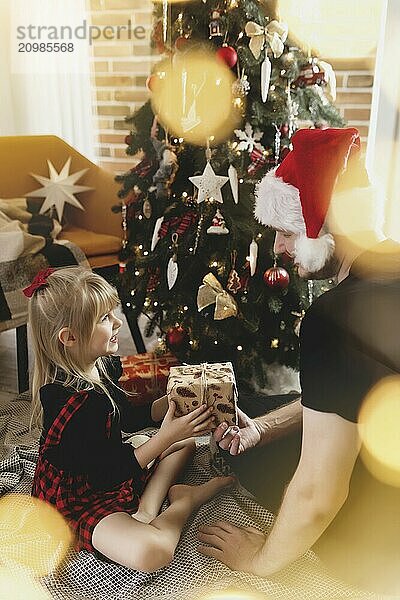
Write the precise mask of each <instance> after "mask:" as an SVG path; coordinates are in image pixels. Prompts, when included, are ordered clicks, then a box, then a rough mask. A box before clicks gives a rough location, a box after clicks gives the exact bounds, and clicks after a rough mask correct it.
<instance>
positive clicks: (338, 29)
mask: <svg viewBox="0 0 400 600" xmlns="http://www.w3.org/2000/svg"><path fill="white" fill-rule="evenodd" d="M278 7H279V14H280V18H281V20H282V21H284V22H286V23H287V24H288V26H289V35H294V36H295V37H296V39H297V40H298V41H299V43H301V45H302V47H303V48H304V49H306V50H308V49H314V50H316V51H317V52H318V53H319V54H320V56H321V57H325V58H332V57H335V58H340V57H342V58H353V57H361V58H364V57H368V56H373V55H374V54H375V51H376V46H377V42H378V36H379V28H380V22H381V13H382V8H383V0H356V1H353V2H349V1H348V0H337V1H336V2H332V0H302V1H301V2H299V1H298V0H279V4H278Z"/></svg>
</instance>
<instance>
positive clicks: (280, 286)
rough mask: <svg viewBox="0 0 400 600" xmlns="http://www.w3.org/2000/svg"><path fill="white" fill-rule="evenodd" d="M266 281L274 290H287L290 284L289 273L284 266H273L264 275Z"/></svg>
mask: <svg viewBox="0 0 400 600" xmlns="http://www.w3.org/2000/svg"><path fill="white" fill-rule="evenodd" d="M263 279H264V283H265V284H266V285H267V286H268V287H269V288H271V289H272V290H285V289H286V288H287V286H288V285H289V281H290V277H289V273H288V272H287V271H286V269H284V268H283V267H276V266H274V267H271V268H270V269H267V270H266V271H265V273H264V275H263Z"/></svg>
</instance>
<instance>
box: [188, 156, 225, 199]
mask: <svg viewBox="0 0 400 600" xmlns="http://www.w3.org/2000/svg"><path fill="white" fill-rule="evenodd" d="M228 179H229V177H224V176H223V175H216V174H215V173H214V169H213V168H212V166H211V164H210V161H207V164H206V167H205V169H204V171H203V174H202V175H194V176H193V177H189V180H190V181H191V182H192V183H193V184H194V185H195V186H196V187H197V188H198V190H199V193H198V196H197V202H198V204H200V202H203V201H204V200H216V201H217V202H220V203H221V204H223V202H224V201H223V199H222V194H221V188H222V186H223V185H224V184H225V183H226V182H227V181H228Z"/></svg>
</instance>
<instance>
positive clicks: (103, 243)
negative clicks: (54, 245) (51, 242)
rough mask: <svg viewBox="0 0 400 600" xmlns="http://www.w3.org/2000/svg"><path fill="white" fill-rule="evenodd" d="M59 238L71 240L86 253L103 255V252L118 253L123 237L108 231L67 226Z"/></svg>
mask: <svg viewBox="0 0 400 600" xmlns="http://www.w3.org/2000/svg"><path fill="white" fill-rule="evenodd" d="M58 239H59V240H69V241H70V242H72V243H73V244H75V245H76V246H79V248H80V249H81V250H82V251H83V252H84V254H86V256H87V257H88V258H90V257H92V256H102V255H103V254H117V253H118V252H119V251H120V249H121V239H120V238H118V237H117V236H115V235H108V234H106V233H95V232H94V231H88V230H87V229H81V228H80V227H71V226H69V227H67V228H66V229H63V230H62V231H61V233H60V234H59V235H58Z"/></svg>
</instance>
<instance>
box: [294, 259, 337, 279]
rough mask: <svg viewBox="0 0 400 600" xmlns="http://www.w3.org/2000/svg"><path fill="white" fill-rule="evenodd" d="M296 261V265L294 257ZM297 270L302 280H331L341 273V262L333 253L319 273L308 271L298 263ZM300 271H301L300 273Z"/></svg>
mask: <svg viewBox="0 0 400 600" xmlns="http://www.w3.org/2000/svg"><path fill="white" fill-rule="evenodd" d="M294 261H295V263H296V256H295V257H294ZM297 268H298V274H299V277H301V278H302V279H330V278H332V277H336V276H337V274H338V273H339V268H340V260H339V259H338V257H337V256H336V254H335V253H333V255H332V256H331V257H330V258H328V260H327V261H326V263H325V264H324V266H323V267H322V268H321V269H318V271H312V272H311V271H307V269H305V268H304V267H303V266H302V265H301V264H300V263H297ZM299 269H300V270H301V271H300V272H299Z"/></svg>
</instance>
